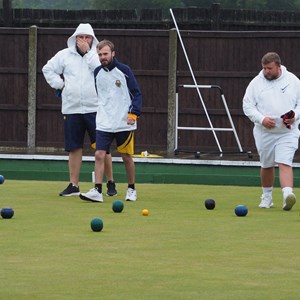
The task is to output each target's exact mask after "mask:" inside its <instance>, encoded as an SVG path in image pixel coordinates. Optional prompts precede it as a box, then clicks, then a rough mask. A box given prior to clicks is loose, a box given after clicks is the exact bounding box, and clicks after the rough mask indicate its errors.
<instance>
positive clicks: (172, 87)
mask: <svg viewBox="0 0 300 300" xmlns="http://www.w3.org/2000/svg"><path fill="white" fill-rule="evenodd" d="M176 72H177V32H176V30H175V28H173V29H171V30H170V31H169V75H168V132H167V154H168V155H170V154H173V153H174V150H175V126H176V124H175V121H176V116H175V114H176V107H175V105H176V103H175V97H176V84H177V83H176Z"/></svg>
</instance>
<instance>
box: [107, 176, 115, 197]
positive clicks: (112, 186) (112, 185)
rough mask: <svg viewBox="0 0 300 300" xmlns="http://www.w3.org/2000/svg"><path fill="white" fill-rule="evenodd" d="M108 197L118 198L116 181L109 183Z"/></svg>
mask: <svg viewBox="0 0 300 300" xmlns="http://www.w3.org/2000/svg"><path fill="white" fill-rule="evenodd" d="M106 186H107V192H106V195H107V196H116V195H117V190H116V184H115V182H114V181H111V180H110V181H108V182H107V184H106Z"/></svg>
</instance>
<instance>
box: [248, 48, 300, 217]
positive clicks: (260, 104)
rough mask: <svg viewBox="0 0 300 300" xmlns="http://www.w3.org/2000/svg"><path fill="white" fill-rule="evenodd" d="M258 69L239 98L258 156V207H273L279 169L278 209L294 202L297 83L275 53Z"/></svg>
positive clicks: (298, 107) (299, 94)
mask: <svg viewBox="0 0 300 300" xmlns="http://www.w3.org/2000/svg"><path fill="white" fill-rule="evenodd" d="M261 65H262V70H261V71H260V72H259V74H258V75H257V76H256V77H255V78H254V79H253V80H252V81H251V82H250V83H249V85H248V87H247V89H246V93H245V95H244V98H243V110H244V113H245V115H246V116H247V117H248V118H249V119H250V120H251V121H252V122H253V123H254V129H253V135H254V139H255V144H256V148H257V152H258V154H259V159H260V164H261V170H260V176H261V185H262V196H261V202H260V204H259V205H258V206H259V207H260V208H271V207H272V206H273V201H272V193H273V186H274V180H275V167H276V166H278V169H279V182H280V187H281V189H282V197H283V204H282V209H283V210H285V211H289V210H291V209H292V207H293V206H294V205H295V203H296V196H295V194H294V192H293V185H294V176H293V167H292V166H293V160H294V156H295V152H296V150H297V149H298V142H299V134H300V133H299V129H298V126H299V117H300V80H299V79H298V78H297V77H296V76H295V75H294V74H293V73H291V72H289V71H288V70H287V68H286V67H285V66H283V65H281V59H280V57H279V55H278V54H277V53H275V52H268V53H266V54H265V55H264V56H263V57H262V59H261Z"/></svg>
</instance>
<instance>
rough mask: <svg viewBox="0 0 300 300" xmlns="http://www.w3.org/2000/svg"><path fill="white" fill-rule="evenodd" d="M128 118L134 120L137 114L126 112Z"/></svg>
mask: <svg viewBox="0 0 300 300" xmlns="http://www.w3.org/2000/svg"><path fill="white" fill-rule="evenodd" d="M128 118H130V119H132V120H134V121H136V119H137V115H135V114H131V113H128Z"/></svg>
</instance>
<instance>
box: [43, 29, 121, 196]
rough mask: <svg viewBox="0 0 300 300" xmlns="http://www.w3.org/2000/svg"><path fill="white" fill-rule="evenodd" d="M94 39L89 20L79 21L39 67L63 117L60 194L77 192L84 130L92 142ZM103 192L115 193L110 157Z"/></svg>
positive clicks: (107, 160)
mask: <svg viewBox="0 0 300 300" xmlns="http://www.w3.org/2000/svg"><path fill="white" fill-rule="evenodd" d="M97 44H98V40H97V38H96V36H95V34H94V30H93V28H92V26H91V25H90V24H88V23H87V24H79V26H78V27H77V28H76V30H75V32H74V33H73V34H72V36H70V37H69V39H68V41H67V45H68V47H67V48H65V49H63V50H60V51H59V52H58V53H57V54H56V55H55V56H54V57H52V58H51V59H50V60H49V61H48V62H47V64H46V65H45V66H44V67H43V69H42V71H43V74H44V77H45V79H46V81H47V83H48V84H49V85H50V86H51V87H52V88H54V89H55V90H56V94H57V95H58V96H59V97H61V100H62V106H61V112H62V114H63V119H64V134H65V151H67V152H68V153H69V176H70V183H69V185H68V186H67V188H66V189H65V190H63V191H62V192H61V193H59V195H60V196H79V194H80V190H79V174H80V169H81V164H82V150H83V144H84V137H85V133H86V132H87V133H88V135H89V137H90V141H91V146H92V148H94V149H95V148H96V147H95V142H96V112H97V107H98V99H97V92H96V89H95V85H94V69H95V68H96V67H97V66H99V59H98V55H97V51H96V45H97ZM105 173H106V177H107V180H108V182H107V189H108V190H107V195H108V196H113V195H116V194H117V191H116V189H115V183H114V181H113V172H112V158H111V155H110V154H109V152H108V153H107V155H106V157H105Z"/></svg>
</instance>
